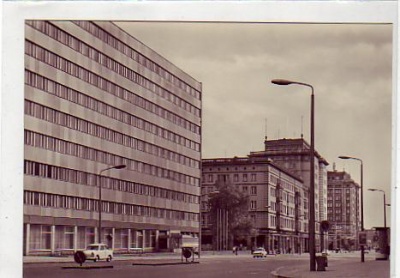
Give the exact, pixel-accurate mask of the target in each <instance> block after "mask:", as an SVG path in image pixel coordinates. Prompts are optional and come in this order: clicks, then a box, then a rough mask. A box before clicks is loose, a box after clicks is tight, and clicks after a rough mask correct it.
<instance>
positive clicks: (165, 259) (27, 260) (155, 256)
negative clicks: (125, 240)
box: [23, 251, 250, 264]
mask: <svg viewBox="0 0 400 278" xmlns="http://www.w3.org/2000/svg"><path fill="white" fill-rule="evenodd" d="M215 256H218V257H232V256H233V255H232V251H221V252H218V251H203V252H202V253H201V258H210V257H215ZM241 256H245V257H249V256H250V251H249V252H240V253H239V257H241ZM113 260H114V261H135V262H138V263H140V262H147V263H153V264H155V263H157V262H158V263H159V264H167V263H170V262H178V261H179V262H180V261H181V254H180V253H144V254H115V256H114V257H113ZM183 260H184V261H186V260H185V258H183ZM191 260H192V259H191V258H190V259H189V260H188V261H191ZM194 261H197V262H198V261H199V258H198V257H197V255H196V256H195V257H194ZM23 263H24V264H36V263H75V261H74V257H73V256H72V255H70V256H61V257H53V256H24V257H23Z"/></svg>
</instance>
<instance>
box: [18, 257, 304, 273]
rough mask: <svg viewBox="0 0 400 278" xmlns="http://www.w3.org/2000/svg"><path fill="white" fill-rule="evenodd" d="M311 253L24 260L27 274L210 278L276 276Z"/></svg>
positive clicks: (299, 262)
mask: <svg viewBox="0 0 400 278" xmlns="http://www.w3.org/2000/svg"><path fill="white" fill-rule="evenodd" d="M307 259H308V256H307V255H303V256H297V257H291V258H288V257H285V256H276V257H275V256H270V257H267V258H260V259H254V258H252V257H251V256H250V255H241V256H232V255H231V256H214V257H205V258H201V259H200V263H198V264H178V265H156V266H148V265H147V266H146V265H132V264H133V263H134V262H137V260H135V259H132V260H123V261H122V260H115V261H112V262H111V263H106V262H97V263H93V262H86V263H85V264H84V266H103V265H104V266H110V265H112V266H113V268H99V269H68V268H63V267H67V266H77V264H76V263H73V262H71V263H40V264H24V269H23V272H24V275H23V277H25V278H36V277H41V278H42V277H43V278H45V277H57V278H63V277H74V276H76V277H96V278H102V277H122V278H123V277H133V276H134V277H138V278H141V277H143V278H149V277H164V278H169V277H193V278H197V277H198V278H200V277H210V278H213V277H215V278H217V277H218V278H235V277H237V278H239V277H256V276H262V277H273V276H272V275H271V272H272V271H274V270H276V269H277V268H279V267H282V266H287V265H290V266H295V265H297V264H301V262H303V261H304V260H307Z"/></svg>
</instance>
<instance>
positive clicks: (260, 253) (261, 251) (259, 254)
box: [253, 247, 268, 258]
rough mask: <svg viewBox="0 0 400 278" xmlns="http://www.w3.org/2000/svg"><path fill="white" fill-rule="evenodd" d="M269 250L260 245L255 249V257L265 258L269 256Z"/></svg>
mask: <svg viewBox="0 0 400 278" xmlns="http://www.w3.org/2000/svg"><path fill="white" fill-rule="evenodd" d="M267 254H268V253H267V251H265V249H264V248H262V247H258V248H256V249H255V250H254V251H253V258H263V257H266V256H267Z"/></svg>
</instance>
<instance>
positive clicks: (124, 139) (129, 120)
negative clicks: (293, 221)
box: [25, 71, 200, 168]
mask: <svg viewBox="0 0 400 278" xmlns="http://www.w3.org/2000/svg"><path fill="white" fill-rule="evenodd" d="M25 78H26V84H27V85H31V86H33V87H35V88H38V89H40V90H43V91H46V92H48V93H51V94H54V95H56V96H59V97H61V98H64V99H67V100H69V101H71V102H74V103H77V104H79V105H82V106H83V107H85V108H89V109H91V110H94V111H96V112H99V113H101V114H104V115H107V116H109V117H111V118H113V119H115V120H118V121H121V122H124V123H126V124H130V125H134V126H135V127H138V128H142V129H144V130H146V131H149V132H151V133H153V134H154V133H156V132H158V133H159V134H157V135H159V136H162V137H163V138H164V139H170V138H169V137H168V136H169V134H168V132H166V130H165V129H161V128H159V129H157V126H156V125H153V124H151V123H150V122H147V121H144V120H142V119H140V118H137V117H136V116H134V115H131V114H129V113H127V112H125V111H122V110H120V109H117V108H114V107H112V106H110V105H108V104H106V103H104V102H100V101H97V100H95V99H93V98H91V97H88V96H85V95H83V94H81V93H78V92H76V91H74V90H71V89H69V88H67V87H64V86H62V85H60V84H57V83H54V82H52V81H50V80H47V79H45V78H43V77H41V76H39V75H37V74H35V73H32V72H29V71H26V72H25ZM47 81H48V82H47ZM85 122H86V121H85ZM89 124H90V123H89V122H87V124H85V125H84V128H86V127H87V125H89ZM86 129H87V128H86ZM107 130H109V132H111V133H112V134H115V135H113V136H111V139H113V140H112V141H113V142H115V143H118V144H121V145H125V146H128V147H131V148H134V149H138V150H140V151H144V152H147V153H151V154H153V155H157V156H159V157H163V158H166V159H169V160H172V161H174V162H177V163H182V164H184V165H188V166H190V167H194V168H199V167H200V163H199V161H196V160H194V159H191V158H189V157H186V156H182V155H181V154H178V153H176V152H172V151H169V150H167V149H164V148H160V147H158V146H156V145H153V144H149V143H147V142H145V141H143V140H139V139H136V138H133V137H131V136H128V135H125V134H123V133H120V132H117V131H112V130H110V129H107ZM164 131H165V132H164ZM83 132H85V133H87V132H86V131H85V130H84V131H83ZM171 139H173V140H177V141H178V142H179V143H180V145H184V146H186V147H195V148H196V146H195V143H194V142H193V141H191V140H189V139H186V138H184V137H182V136H179V135H175V136H171ZM174 142H175V141H174ZM192 142H193V143H192Z"/></svg>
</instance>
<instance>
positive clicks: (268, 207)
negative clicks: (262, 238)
mask: <svg viewBox="0 0 400 278" xmlns="http://www.w3.org/2000/svg"><path fill="white" fill-rule="evenodd" d="M270 207H271V206H265V207H264V208H265V209H266V211H267V252H268V254H269V249H270V244H269V209H270Z"/></svg>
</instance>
